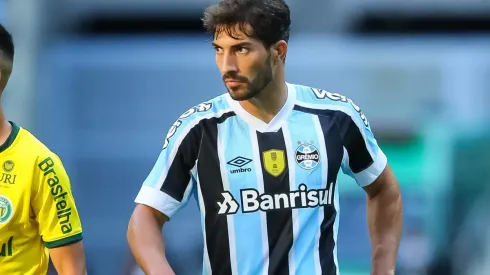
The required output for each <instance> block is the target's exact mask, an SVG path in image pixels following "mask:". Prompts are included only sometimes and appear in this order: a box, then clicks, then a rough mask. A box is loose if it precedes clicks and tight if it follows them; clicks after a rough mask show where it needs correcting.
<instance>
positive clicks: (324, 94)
mask: <svg viewBox="0 0 490 275" xmlns="http://www.w3.org/2000/svg"><path fill="white" fill-rule="evenodd" d="M311 90H312V91H313V93H314V94H315V96H316V98H318V99H325V98H328V99H330V100H332V101H340V102H344V103H349V104H350V105H351V106H352V108H354V110H356V112H357V113H358V114H359V117H360V118H361V120H362V122H363V123H364V125H365V126H366V127H369V121H368V120H367V117H366V116H365V115H364V113H363V112H362V110H361V108H360V107H359V106H357V105H356V104H355V103H354V102H353V101H352V100H351V99H349V98H347V97H345V96H343V95H341V94H337V93H331V92H327V91H325V90H322V89H316V88H311Z"/></svg>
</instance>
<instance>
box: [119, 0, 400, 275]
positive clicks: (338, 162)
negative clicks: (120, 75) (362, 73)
mask: <svg viewBox="0 0 490 275" xmlns="http://www.w3.org/2000/svg"><path fill="white" fill-rule="evenodd" d="M203 21H204V26H205V28H206V29H207V30H209V31H210V32H211V33H212V34H213V38H214V40H213V43H212V45H213V47H214V49H215V51H216V53H215V54H216V64H217V66H218V68H219V70H220V71H221V74H222V77H223V81H224V83H225V86H226V88H227V90H228V93H225V94H223V95H220V96H218V97H216V98H214V99H212V100H210V101H207V102H204V103H201V104H199V105H197V106H195V107H192V108H190V109H189V110H188V111H186V112H185V113H184V114H182V115H181V116H180V117H179V118H178V119H177V121H176V122H175V123H174V124H173V125H172V126H171V127H170V130H169V132H168V134H167V136H166V138H165V141H164V145H163V150H162V151H161V153H160V155H159V157H158V160H157V161H156V164H155V165H154V167H153V169H152V171H151V172H150V174H149V175H148V177H147V179H146V180H145V182H144V183H143V186H142V187H141V190H140V191H139V194H138V195H137V197H136V203H137V205H136V207H135V210H134V212H133V214H132V216H131V219H130V222H129V228H128V233H127V237H128V242H129V244H130V247H131V250H132V253H133V254H134V256H135V258H136V260H137V262H138V264H139V265H140V266H141V267H142V269H143V270H144V271H145V272H146V274H173V271H172V269H171V267H170V266H169V264H168V262H167V260H166V258H165V248H164V245H163V238H162V234H161V229H162V226H163V224H164V223H165V222H166V221H168V219H169V218H170V217H172V216H173V215H174V214H175V213H176V212H177V211H178V210H179V209H180V208H181V207H183V206H184V205H185V204H186V202H187V201H188V200H189V198H191V197H192V196H195V197H196V199H197V201H198V203H199V206H200V212H201V220H202V222H201V224H202V232H203V236H204V255H203V274H222V275H229V274H240V275H242V274H253V275H256V274H277V275H287V274H298V275H303V274H308V275H309V274H328V275H330V274H338V273H339V264H338V260H337V253H336V252H337V235H338V232H339V196H338V186H337V175H338V172H339V171H340V170H342V171H343V172H344V173H346V174H348V175H350V176H352V177H353V178H354V179H355V180H356V182H357V184H358V185H359V186H360V187H362V188H363V189H364V190H365V191H366V193H367V208H368V213H367V215H368V221H369V233H370V237H371V246H372V271H371V272H372V273H371V274H375V275H387V274H393V273H394V268H395V262H396V257H397V251H398V245H399V241H400V235H401V228H402V201H401V195H400V189H399V185H398V182H397V180H396V178H395V176H394V174H393V172H392V170H391V168H390V166H389V165H388V164H387V158H386V156H385V154H384V153H383V152H382V151H381V149H380V148H379V147H378V144H377V142H376V140H375V138H374V136H373V133H372V131H371V128H370V125H369V122H368V120H367V119H366V116H365V115H364V114H363V113H362V112H361V109H360V108H359V107H358V106H357V105H355V104H354V103H353V102H352V101H351V100H350V99H348V98H346V97H345V96H342V95H340V94H336V93H330V92H327V91H325V90H321V89H316V88H311V87H307V86H302V85H296V84H291V83H288V82H286V81H285V75H284V70H285V59H286V54H287V49H288V43H287V41H288V38H289V29H290V12H289V8H288V6H287V5H286V3H285V2H284V0H222V1H220V2H219V3H217V4H215V5H213V6H211V7H209V8H208V9H207V10H206V11H205V14H204V20H203ZM347 237H348V236H347ZM184 257H185V256H182V258H184Z"/></svg>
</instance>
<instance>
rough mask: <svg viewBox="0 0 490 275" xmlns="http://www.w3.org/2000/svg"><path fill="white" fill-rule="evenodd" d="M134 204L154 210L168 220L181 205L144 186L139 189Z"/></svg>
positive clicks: (163, 194) (158, 191) (171, 198)
mask: <svg viewBox="0 0 490 275" xmlns="http://www.w3.org/2000/svg"><path fill="white" fill-rule="evenodd" d="M134 202H135V203H139V204H143V205H146V206H149V207H151V208H154V209H156V210H158V211H160V212H161V213H163V214H165V215H166V216H167V217H169V218H170V217H171V216H173V215H174V214H175V212H177V210H179V207H180V204H181V203H180V202H179V201H178V200H176V199H174V198H173V197H171V196H170V195H168V194H166V193H164V192H162V191H160V190H158V189H155V188H152V187H149V186H146V185H143V186H142V187H141V189H140V191H139V193H138V195H137V196H136V199H135V200H134Z"/></svg>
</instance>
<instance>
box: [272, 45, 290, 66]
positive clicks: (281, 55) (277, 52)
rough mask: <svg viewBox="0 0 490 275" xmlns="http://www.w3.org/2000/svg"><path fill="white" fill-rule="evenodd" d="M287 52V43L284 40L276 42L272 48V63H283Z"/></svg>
mask: <svg viewBox="0 0 490 275" xmlns="http://www.w3.org/2000/svg"><path fill="white" fill-rule="evenodd" d="M287 52H288V43H287V42H286V41H284V40H280V41H277V42H276V43H275V44H274V45H273V46H272V53H273V56H272V58H273V59H274V61H281V62H283V61H284V59H285V58H286V54H287Z"/></svg>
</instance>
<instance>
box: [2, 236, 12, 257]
mask: <svg viewBox="0 0 490 275" xmlns="http://www.w3.org/2000/svg"><path fill="white" fill-rule="evenodd" d="M13 242H14V236H11V237H10V238H9V240H8V241H7V242H6V243H0V257H11V256H12V254H13Z"/></svg>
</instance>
